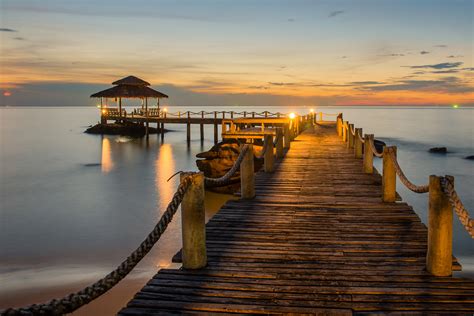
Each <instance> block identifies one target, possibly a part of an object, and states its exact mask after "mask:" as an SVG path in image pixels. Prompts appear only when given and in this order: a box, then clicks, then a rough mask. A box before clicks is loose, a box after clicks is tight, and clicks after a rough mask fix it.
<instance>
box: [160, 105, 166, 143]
mask: <svg viewBox="0 0 474 316" xmlns="http://www.w3.org/2000/svg"><path fill="white" fill-rule="evenodd" d="M165 119H166V111H163V121H161V126H160V130H161V142H163V139H164V138H165V121H164V120H165Z"/></svg>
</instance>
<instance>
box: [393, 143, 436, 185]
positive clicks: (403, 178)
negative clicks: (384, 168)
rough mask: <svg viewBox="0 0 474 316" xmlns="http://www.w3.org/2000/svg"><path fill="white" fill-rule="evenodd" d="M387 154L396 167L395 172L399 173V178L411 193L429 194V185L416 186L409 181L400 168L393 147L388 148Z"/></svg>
mask: <svg viewBox="0 0 474 316" xmlns="http://www.w3.org/2000/svg"><path fill="white" fill-rule="evenodd" d="M387 152H388V154H389V155H390V158H391V161H392V163H393V166H394V167H395V171H396V172H397V175H398V178H399V179H400V181H401V182H402V183H403V184H404V185H405V186H406V187H407V188H408V189H410V190H411V191H413V192H415V193H427V192H429V191H430V186H429V185H428V184H426V185H416V184H414V183H413V182H411V181H410V180H408V178H407V177H406V176H405V173H404V172H403V170H402V168H401V167H400V164H399V163H398V160H397V156H396V155H395V152H394V151H393V148H392V147H388V148H387Z"/></svg>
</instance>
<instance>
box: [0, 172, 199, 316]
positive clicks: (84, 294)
mask: <svg viewBox="0 0 474 316" xmlns="http://www.w3.org/2000/svg"><path fill="white" fill-rule="evenodd" d="M190 184H191V179H190V178H189V177H186V178H184V179H183V180H182V181H181V183H180V184H179V186H178V189H177V190H176V192H175V194H174V195H173V198H172V200H171V202H170V203H169V204H168V206H167V208H166V211H165V212H164V213H163V215H162V216H161V218H160V220H159V221H158V223H157V224H156V226H155V227H154V228H153V230H152V231H151V232H150V233H149V234H148V236H147V237H146V238H145V240H143V241H142V243H141V244H140V246H139V247H138V248H137V249H136V250H135V251H133V252H132V253H131V254H130V255H129V256H128V257H127V258H126V259H125V260H124V261H123V262H122V263H121V264H120V265H119V266H118V267H117V268H116V269H115V270H113V271H112V272H110V273H109V274H107V275H106V276H105V277H104V278H102V279H100V280H98V281H97V282H95V283H93V284H91V285H90V286H87V287H85V288H84V289H82V290H80V291H78V292H75V293H71V294H69V295H67V296H64V297H63V298H60V299H53V300H51V301H49V302H47V303H44V304H33V305H30V306H26V307H18V308H8V309H6V310H3V311H0V315H2V316H20V315H22V316H23V315H63V314H67V313H72V312H73V311H75V310H77V309H78V308H80V307H82V306H84V305H86V304H88V303H90V302H91V301H93V300H94V299H96V298H98V297H99V296H101V295H103V294H104V293H106V292H107V291H109V290H110V289H111V288H112V287H114V286H115V285H116V284H117V283H119V282H120V281H121V280H122V279H123V278H124V277H125V276H127V275H128V274H129V273H130V271H132V270H133V268H134V267H135V266H136V265H137V264H138V263H139V262H140V260H141V259H143V257H145V255H146V254H147V253H148V252H149V251H150V250H151V249H152V247H153V246H154V244H155V243H156V242H157V241H158V240H159V239H160V237H161V235H162V234H163V233H164V232H165V230H166V228H167V227H168V224H169V223H170V222H171V220H172V219H173V216H174V214H175V213H176V211H177V210H178V206H179V205H180V204H181V202H182V200H183V197H184V195H185V193H186V191H187V190H188V188H189V186H190Z"/></svg>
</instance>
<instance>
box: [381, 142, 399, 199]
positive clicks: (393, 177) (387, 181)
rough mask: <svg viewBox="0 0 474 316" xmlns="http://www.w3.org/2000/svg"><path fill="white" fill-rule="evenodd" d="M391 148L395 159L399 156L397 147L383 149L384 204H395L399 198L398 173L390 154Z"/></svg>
mask: <svg viewBox="0 0 474 316" xmlns="http://www.w3.org/2000/svg"><path fill="white" fill-rule="evenodd" d="M389 148H391V149H392V150H393V153H394V154H395V157H396V156H397V147H396V146H391V147H387V146H385V147H384V148H383V175H382V200H383V201H384V202H395V200H396V197H397V194H396V191H397V173H396V171H395V166H394V164H393V161H392V158H391V155H390V154H389V150H390V149H389Z"/></svg>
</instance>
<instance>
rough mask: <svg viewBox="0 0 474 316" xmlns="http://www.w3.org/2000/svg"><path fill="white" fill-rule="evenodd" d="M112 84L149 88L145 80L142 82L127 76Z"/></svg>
mask: <svg viewBox="0 0 474 316" xmlns="http://www.w3.org/2000/svg"><path fill="white" fill-rule="evenodd" d="M112 84H114V85H119V84H128V85H131V86H149V85H150V84H149V83H148V82H146V81H145V80H142V79H140V78H137V77H135V76H128V77H125V78H122V79H120V80H117V81H114V82H112Z"/></svg>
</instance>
